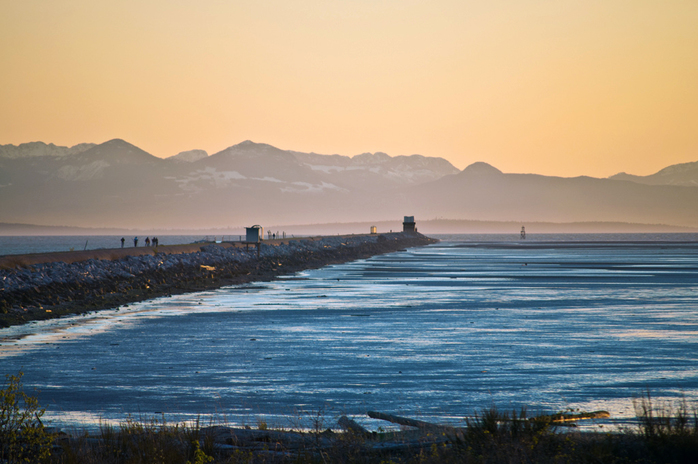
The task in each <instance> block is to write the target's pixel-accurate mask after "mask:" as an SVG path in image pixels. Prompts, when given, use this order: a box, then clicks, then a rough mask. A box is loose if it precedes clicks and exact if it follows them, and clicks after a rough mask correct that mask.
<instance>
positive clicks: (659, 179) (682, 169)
mask: <svg viewBox="0 0 698 464" xmlns="http://www.w3.org/2000/svg"><path fill="white" fill-rule="evenodd" d="M610 179H614V180H627V181H631V182H637V183H640V184H647V185H682V186H686V187H698V161H694V162H692V163H682V164H674V165H673V166H669V167H666V168H664V169H662V170H661V171H659V172H656V173H654V174H652V175H649V176H633V175H631V174H626V173H624V172H621V173H620V174H616V175H615V176H611V177H610Z"/></svg>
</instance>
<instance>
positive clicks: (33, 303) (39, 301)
mask: <svg viewBox="0 0 698 464" xmlns="http://www.w3.org/2000/svg"><path fill="white" fill-rule="evenodd" d="M434 242H436V240H434V239H431V238H428V237H425V236H424V235H421V234H418V233H410V234H407V233H391V234H380V235H350V236H331V237H316V238H309V239H291V240H277V241H274V243H273V244H269V243H264V244H263V245H262V248H261V253H260V256H259V258H258V257H257V251H256V249H255V247H254V246H252V247H250V249H249V251H247V250H246V249H245V248H244V247H239V246H234V245H233V244H227V243H225V244H204V245H202V246H200V251H196V252H191V253H182V252H174V251H173V252H170V253H168V252H166V251H159V250H158V251H156V252H155V253H154V254H153V255H149V254H147V255H140V256H126V257H120V258H118V259H109V258H107V259H87V260H84V261H76V262H71V263H66V262H65V260H62V261H49V262H43V263H38V264H33V265H29V266H26V267H17V268H6V269H0V327H9V326H11V325H15V324H23V323H26V322H28V321H32V320H41V319H49V318H55V317H60V316H62V315H66V314H76V313H83V312H88V311H95V310H99V309H105V308H114V307H117V306H120V305H122V304H125V303H130V302H134V301H142V300H146V299H150V298H155V297H158V296H164V295H172V294H177V293H185V292H194V291H202V290H208V289H213V288H219V287H222V286H226V285H239V284H243V283H246V282H251V281H263V280H271V279H273V278H274V277H275V276H278V275H282V274H291V273H294V272H298V271H300V270H304V269H314V268H318V267H322V266H325V265H327V264H334V263H341V262H347V261H353V260H356V259H362V258H367V257H370V256H373V255H377V254H382V253H389V252H393V251H397V250H400V249H402V248H406V247H413V246H422V245H427V244H429V243H434ZM162 249H163V250H165V249H166V247H162ZM133 250H143V248H140V249H135V248H134V249H133ZM27 256H28V257H29V256H31V255H27ZM21 261H22V259H21V256H16V257H13V259H12V262H13V263H21ZM0 264H1V263H0ZM5 265H6V266H7V265H8V264H7V263H5Z"/></svg>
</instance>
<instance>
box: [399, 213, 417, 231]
mask: <svg viewBox="0 0 698 464" xmlns="http://www.w3.org/2000/svg"><path fill="white" fill-rule="evenodd" d="M402 231H403V232H417V224H415V222H414V216H405V220H404V221H403V222H402Z"/></svg>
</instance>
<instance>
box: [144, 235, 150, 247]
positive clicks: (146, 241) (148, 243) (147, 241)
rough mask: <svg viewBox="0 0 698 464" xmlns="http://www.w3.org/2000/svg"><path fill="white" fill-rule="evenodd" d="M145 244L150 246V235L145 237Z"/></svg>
mask: <svg viewBox="0 0 698 464" xmlns="http://www.w3.org/2000/svg"><path fill="white" fill-rule="evenodd" d="M145 246H147V247H149V246H150V239H149V238H148V237H146V238H145Z"/></svg>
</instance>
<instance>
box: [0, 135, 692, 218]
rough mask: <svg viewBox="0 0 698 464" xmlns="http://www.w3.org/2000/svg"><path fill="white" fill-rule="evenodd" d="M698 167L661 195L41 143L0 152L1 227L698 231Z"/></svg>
mask: <svg viewBox="0 0 698 464" xmlns="http://www.w3.org/2000/svg"><path fill="white" fill-rule="evenodd" d="M695 164H696V163H688V164H686V165H677V166H672V167H669V168H667V169H665V170H662V171H660V172H659V173H657V174H655V175H654V176H655V177H654V179H660V178H661V179H663V180H662V181H661V182H660V181H659V180H657V181H656V182H655V183H656V184H657V185H653V184H651V182H649V181H647V182H644V183H642V182H636V181H632V182H631V181H629V180H628V179H625V178H623V177H622V176H621V177H618V176H614V178H610V179H596V178H591V177H576V178H562V177H549V176H540V175H534V174H508V173H503V172H501V171H500V170H498V169H496V168H495V167H493V166H490V165H488V164H486V163H482V162H479V163H474V164H472V165H470V166H468V167H467V168H466V169H464V170H463V171H462V172H461V171H458V169H456V168H455V167H454V166H453V165H451V164H450V163H449V162H448V161H446V160H444V159H442V158H433V157H426V156H421V155H412V156H396V157H391V156H389V155H387V154H385V153H380V152H377V153H364V154H360V155H357V156H354V157H348V156H340V155H320V154H316V153H300V152H295V151H290V150H281V149H279V148H276V147H273V146H271V145H268V144H263V143H255V142H251V141H249V140H248V141H245V142H242V143H239V144H237V145H233V146H231V147H228V148H226V149H225V150H221V151H220V152H218V153H214V154H212V155H210V156H209V155H208V154H207V153H206V152H204V151H203V150H189V151H187V152H182V153H180V154H178V155H175V156H172V157H170V158H166V159H161V158H157V157H155V156H152V155H151V154H149V153H147V152H145V151H143V150H141V149H140V148H138V147H136V146H134V145H132V144H130V143H128V142H126V141H124V140H120V139H114V140H110V141H108V142H105V143H102V144H98V145H95V144H81V145H76V146H75V147H70V148H68V147H57V146H55V145H50V144H49V145H47V144H44V143H41V142H32V143H30V144H22V145H20V146H17V147H15V146H12V145H3V146H1V147H0V221H2V222H5V223H23V224H61V225H66V226H74V227H101V228H109V229H118V230H125V229H190V230H191V229H196V230H202V229H212V228H230V227H236V228H238V227H241V226H243V225H251V224H262V225H264V224H314V223H325V224H328V223H342V224H344V223H350V222H364V221H367V222H368V221H372V220H374V221H375V220H384V219H386V218H395V220H396V221H398V224H399V221H400V218H402V216H404V215H415V216H417V218H418V219H419V220H422V221H423V220H425V219H433V218H438V217H450V218H460V219H468V220H474V221H498V222H502V221H503V222H507V221H513V222H516V223H533V222H551V223H581V222H584V223H589V222H613V223H638V224H666V225H671V226H679V227H698V217H697V216H696V214H695V211H697V210H698V186H693V185H692V184H691V182H692V181H691V179H692V177H691V176H692V175H693V174H692V172H693V169H694V168H695ZM648 177H652V176H648ZM672 179H673V180H672ZM680 179H683V180H681V182H682V183H680V182H679V180H680ZM653 182H654V181H653ZM672 182H673V183H672ZM660 184H661V185H660ZM666 184H669V185H666Z"/></svg>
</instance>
